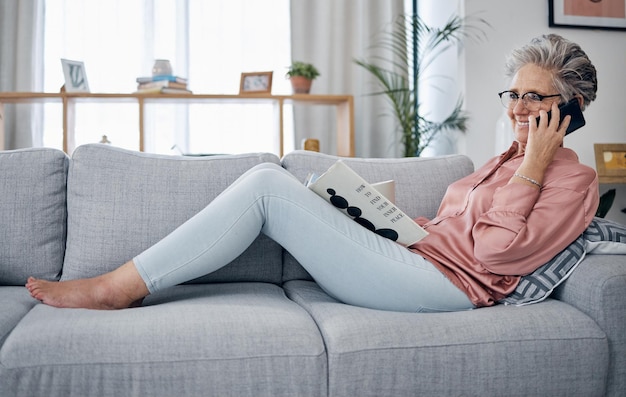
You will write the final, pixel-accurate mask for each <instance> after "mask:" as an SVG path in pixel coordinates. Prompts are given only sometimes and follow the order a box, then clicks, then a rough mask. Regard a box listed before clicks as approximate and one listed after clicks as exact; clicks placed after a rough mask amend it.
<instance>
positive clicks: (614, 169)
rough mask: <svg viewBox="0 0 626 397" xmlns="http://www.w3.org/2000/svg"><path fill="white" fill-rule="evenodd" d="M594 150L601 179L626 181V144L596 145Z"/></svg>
mask: <svg viewBox="0 0 626 397" xmlns="http://www.w3.org/2000/svg"><path fill="white" fill-rule="evenodd" d="M593 149H594V152H595V157H596V171H597V172H598V177H599V178H600V179H620V178H624V180H626V143H594V145H593Z"/></svg>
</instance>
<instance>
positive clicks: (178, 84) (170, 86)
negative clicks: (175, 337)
mask: <svg viewBox="0 0 626 397" xmlns="http://www.w3.org/2000/svg"><path fill="white" fill-rule="evenodd" d="M137 92H138V93H141V94H191V93H192V92H191V91H190V90H189V89H188V88H187V79H186V78H183V77H178V76H173V75H161V76H150V77H137Z"/></svg>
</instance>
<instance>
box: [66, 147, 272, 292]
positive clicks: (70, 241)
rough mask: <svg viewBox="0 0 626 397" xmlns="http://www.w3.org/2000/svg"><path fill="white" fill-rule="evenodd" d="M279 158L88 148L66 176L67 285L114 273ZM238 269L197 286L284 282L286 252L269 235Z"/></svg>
mask: <svg viewBox="0 0 626 397" xmlns="http://www.w3.org/2000/svg"><path fill="white" fill-rule="evenodd" d="M264 162H273V163H275V164H278V163H279V159H278V157H277V156H276V155H273V154H265V153H252V154H241V155H224V156H210V157H183V156H164V155H156V154H149V153H140V152H134V151H128V150H123V149H119V148H115V147H110V146H107V145H83V146H80V147H78V148H77V149H76V150H75V151H74V154H73V155H72V162H71V166H70V170H69V175H68V187H67V188H68V202H67V206H68V231H67V253H66V256H65V263H64V266H63V277H62V278H63V279H64V280H69V279H76V278H83V277H92V276H95V275H98V274H102V273H105V272H107V271H110V270H113V269H115V268H117V267H119V266H120V265H122V264H123V263H125V262H126V261H128V260H130V259H132V258H133V257H135V256H136V255H137V254H139V253H140V252H142V251H143V250H145V249H146V248H148V247H150V246H151V245H153V244H155V243H156V242H157V241H159V240H160V239H161V238H163V237H164V236H165V235H167V234H169V233H170V232H171V231H173V230H174V229H175V228H176V227H178V226H179V225H181V224H182V223H183V222H185V221H186V220H187V219H189V218H191V217H192V216H193V215H195V214H196V213H197V212H199V211H200V210H201V209H202V208H204V207H205V206H206V205H207V204H208V203H209V202H211V200H213V198H215V197H216V196H217V195H218V194H219V193H221V192H222V191H223V190H224V189H225V188H226V187H227V186H229V185H230V184H231V183H232V182H233V181H235V179H237V177H239V176H240V175H241V174H243V173H244V172H245V171H247V170H248V169H250V168H252V167H253V166H255V165H257V164H260V163H264ZM234 262H236V263H233V264H231V265H229V266H227V267H225V268H223V269H220V270H219V271H217V272H215V273H213V274H211V275H210V276H207V277H203V278H202V279H201V280H197V282H208V281H213V282H227V281H263V282H274V283H280V281H281V277H282V248H281V247H280V246H279V245H278V244H276V243H275V242H273V241H272V240H270V239H269V238H267V237H265V236H263V235H262V236H259V238H258V239H257V240H256V241H255V242H254V243H253V244H252V246H251V247H250V248H249V249H248V250H247V251H245V252H244V253H243V254H242V255H241V256H240V257H239V258H237V259H236V260H235V261H234Z"/></svg>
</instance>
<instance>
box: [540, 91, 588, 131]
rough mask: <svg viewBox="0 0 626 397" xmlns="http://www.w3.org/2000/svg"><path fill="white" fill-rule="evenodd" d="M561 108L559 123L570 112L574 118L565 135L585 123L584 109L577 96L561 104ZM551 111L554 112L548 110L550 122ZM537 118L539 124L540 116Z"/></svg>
mask: <svg viewBox="0 0 626 397" xmlns="http://www.w3.org/2000/svg"><path fill="white" fill-rule="evenodd" d="M559 110H560V114H561V116H560V117H559V118H560V120H559V124H560V123H561V122H562V121H563V119H564V118H565V116H567V115H568V114H569V115H570V116H572V119H571V120H570V122H569V126H568V127H567V130H566V131H565V135H567V134H571V133H572V132H574V131H576V130H577V129H579V128H580V127H582V126H584V125H585V118H584V117H583V111H582V110H581V109H580V105H579V104H578V99H577V98H573V99H572V100H571V101H569V102H567V103H565V104H563V105H559ZM551 113H552V112H548V123H549V122H550V117H551V116H552V115H551ZM536 120H537V125H539V117H537V118H536Z"/></svg>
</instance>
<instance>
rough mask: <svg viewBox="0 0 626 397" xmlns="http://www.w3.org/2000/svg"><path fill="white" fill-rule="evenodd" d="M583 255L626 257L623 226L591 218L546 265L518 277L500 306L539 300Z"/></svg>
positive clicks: (565, 275)
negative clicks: (577, 234) (518, 280)
mask: <svg viewBox="0 0 626 397" xmlns="http://www.w3.org/2000/svg"><path fill="white" fill-rule="evenodd" d="M587 253H588V254H591V253H593V254H626V226H623V225H620V224H618V223H615V222H611V221H607V220H605V219H602V218H594V220H593V221H592V222H591V224H590V225H589V227H588V228H587V229H586V230H585V231H584V232H583V234H582V235H581V236H580V237H578V238H577V239H576V240H575V241H574V242H573V243H572V244H570V245H569V246H568V247H567V248H565V249H564V250H563V251H561V252H560V253H558V254H557V255H556V256H555V257H554V258H552V259H551V260H550V261H549V262H548V263H546V264H545V265H543V266H541V267H540V268H538V269H537V270H535V271H534V272H533V273H531V274H529V275H527V276H524V277H522V279H521V280H520V282H519V284H518V285H517V288H516V289H515V291H513V293H512V294H510V295H509V296H507V297H506V298H504V299H502V300H501V301H500V303H504V304H505V305H516V306H524V305H529V304H531V303H538V302H541V301H543V300H544V299H546V298H547V297H548V296H550V294H551V293H552V291H554V289H555V288H556V287H558V286H559V285H560V284H561V283H562V282H563V281H565V280H566V279H567V277H569V275H570V274H572V272H573V271H574V270H575V269H576V267H577V266H578V264H579V263H580V262H582V260H583V259H584V257H585V254H587Z"/></svg>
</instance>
